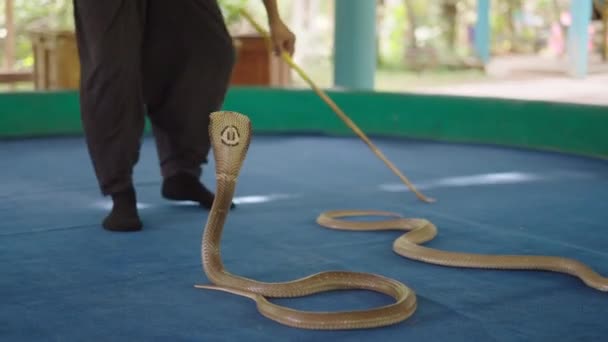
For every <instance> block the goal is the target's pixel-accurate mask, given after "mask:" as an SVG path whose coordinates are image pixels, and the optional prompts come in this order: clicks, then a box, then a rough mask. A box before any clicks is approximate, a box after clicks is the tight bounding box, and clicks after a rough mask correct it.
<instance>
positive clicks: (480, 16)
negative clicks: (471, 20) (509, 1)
mask: <svg viewBox="0 0 608 342" xmlns="http://www.w3.org/2000/svg"><path fill="white" fill-rule="evenodd" d="M490 43H491V38H490V0H477V22H476V23H475V50H476V52H477V56H478V57H479V59H481V61H482V62H483V64H487V63H488V62H489V61H490Z"/></svg>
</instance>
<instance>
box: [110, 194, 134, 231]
mask: <svg viewBox="0 0 608 342" xmlns="http://www.w3.org/2000/svg"><path fill="white" fill-rule="evenodd" d="M112 202H113V206H112V211H111V212H110V213H109V214H108V216H106V218H105V219H104V220H103V228H104V229H106V230H110V231H114V232H134V231H138V230H141V229H142V227H143V224H142V222H141V220H140V219H139V215H138V213H137V199H136V197H135V189H133V188H129V189H128V190H126V191H123V192H120V193H116V194H112Z"/></svg>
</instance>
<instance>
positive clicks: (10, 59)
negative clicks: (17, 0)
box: [3, 0, 15, 71]
mask: <svg viewBox="0 0 608 342" xmlns="http://www.w3.org/2000/svg"><path fill="white" fill-rule="evenodd" d="M13 9H14V1H13V0H5V2H4V11H5V13H4V15H5V20H6V41H5V51H4V63H3V64H4V69H5V70H7V71H11V70H13V67H14V65H15V16H14V11H13Z"/></svg>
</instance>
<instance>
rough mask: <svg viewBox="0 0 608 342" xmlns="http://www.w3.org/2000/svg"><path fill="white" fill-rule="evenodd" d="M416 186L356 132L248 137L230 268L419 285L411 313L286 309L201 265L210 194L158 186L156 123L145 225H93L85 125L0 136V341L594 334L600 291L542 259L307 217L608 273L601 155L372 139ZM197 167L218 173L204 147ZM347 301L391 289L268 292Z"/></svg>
mask: <svg viewBox="0 0 608 342" xmlns="http://www.w3.org/2000/svg"><path fill="white" fill-rule="evenodd" d="M376 143H377V144H378V146H379V147H380V148H381V149H382V150H383V152H384V153H385V154H386V155H387V156H388V157H389V158H390V159H391V160H392V161H393V162H394V163H395V164H396V165H397V166H398V167H399V168H400V169H401V170H402V171H403V172H405V174H406V175H407V176H408V177H409V178H410V179H411V180H412V181H413V182H414V183H416V184H419V185H420V187H421V188H422V189H423V190H424V192H425V193H426V194H428V195H430V196H433V197H436V198H437V199H439V202H438V203H436V204H433V205H428V204H424V203H421V202H419V201H417V200H416V199H415V197H414V196H413V195H412V194H411V193H408V192H405V191H403V189H402V186H401V185H399V179H398V178H397V177H396V176H395V175H394V174H392V173H391V172H390V171H389V170H388V168H386V167H385V166H384V164H383V163H382V162H381V161H380V160H379V159H377V158H376V157H375V156H374V155H373V154H372V153H371V151H369V149H368V148H367V147H366V146H365V145H364V144H363V143H361V142H360V141H359V140H357V139H346V138H327V137H305V136H299V137H255V138H254V141H253V143H252V146H251V149H250V152H249V154H248V158H247V160H246V162H245V166H244V169H243V171H242V176H241V178H240V180H239V183H238V188H237V194H236V196H237V201H238V202H239V208H238V210H235V211H233V212H232V213H231V214H230V216H229V219H228V223H227V226H226V231H225V237H224V243H223V248H224V261H225V265H226V267H227V268H228V269H229V270H230V271H231V272H233V273H236V274H240V275H243V276H247V277H251V278H255V279H259V280H266V281H280V280H289V279H294V278H297V277H302V276H305V275H309V274H311V273H315V272H319V271H323V270H330V269H344V270H353V271H364V272H373V273H379V274H382V275H385V276H389V277H393V278H395V279H398V280H400V281H402V282H404V283H406V284H407V285H408V286H410V287H411V288H413V289H414V290H415V291H416V293H417V295H418V301H419V305H418V310H417V311H416V313H415V314H414V316H412V317H411V318H410V319H409V320H407V321H406V322H404V323H402V324H399V325H395V326H391V327H387V328H382V329H373V330H365V331H336V332H315V331H307V330H297V329H292V328H288V327H285V326H282V325H278V324H276V323H274V322H273V321H270V320H267V319H266V318H264V317H263V316H261V315H259V314H258V313H257V310H256V308H255V305H254V304H253V303H252V302H250V301H249V300H247V299H244V298H241V297H237V296H233V295H230V294H225V293H221V292H214V291H203V290H198V289H195V288H193V285H194V284H197V283H206V282H207V280H206V278H205V275H204V274H203V271H202V268H201V262H200V238H201V234H202V229H203V225H204V224H205V221H206V212H205V211H202V210H199V209H198V208H196V207H194V206H192V205H188V204H183V203H170V202H167V201H164V200H163V199H162V198H161V197H160V193H159V185H160V182H159V171H158V168H157V159H156V152H155V149H154V144H153V142H152V140H150V139H146V140H145V142H144V146H143V150H142V157H141V158H142V159H141V161H140V163H139V164H138V166H137V169H136V183H137V190H138V197H139V202H140V205H141V216H142V219H143V221H144V224H145V228H144V230H143V231H142V232H139V233H134V234H116V233H109V232H106V231H104V230H102V229H101V228H100V226H99V222H100V220H101V219H102V218H103V216H104V215H105V213H106V210H107V206H108V205H109V203H108V202H107V200H106V199H104V198H102V197H101V196H100V195H99V192H98V190H97V187H96V183H95V179H94V178H93V173H92V169H91V167H90V163H89V159H88V156H87V154H86V149H85V147H84V144H83V141H82V139H80V138H56V139H42V140H21V141H19V140H17V141H0V166H1V167H0V217H1V221H0V340H2V341H34V340H35V341H41V340H44V341H58V340H61V341H94V340H113V341H117V340H120V341H135V340H137V341H153V340H159V341H203V340H204V341H222V340H226V341H275V340H276V341H286V340H310V341H313V340H330V339H332V340H336V341H351V340H357V341H380V340H379V339H380V338H381V339H386V340H387V341H545V340H546V341H574V340H577V341H600V340H605V338H606V336H608V325H607V324H606V317H607V314H608V293H602V292H599V291H596V290H594V289H591V288H589V287H587V286H585V285H584V284H583V283H582V282H581V281H580V280H578V279H576V278H573V277H570V276H565V275H560V274H555V273H548V272H526V271H483V270H469V269H453V268H444V267H440V266H434V265H427V264H423V263H419V262H415V261H410V260H407V259H404V258H402V257H400V256H398V255H396V254H395V253H393V252H392V250H391V245H392V242H393V240H394V239H395V238H396V237H397V236H398V235H399V234H398V233H396V232H373V233H372V232H365V233H352V232H339V231H332V230H327V229H324V228H321V227H319V226H317V225H316V224H315V218H316V216H317V215H318V214H319V213H320V212H322V211H324V210H330V209H346V208H352V209H380V210H391V211H397V212H400V213H402V214H404V215H406V216H412V217H424V218H427V219H429V220H431V221H433V222H434V223H435V224H436V225H437V227H438V229H439V236H438V237H437V238H436V239H435V240H433V241H432V242H430V243H429V244H428V245H429V246H432V247H435V248H441V249H446V250H453V251H467V252H477V253H509V254H535V255H539V254H547V255H561V256H567V257H571V258H576V259H578V260H580V261H582V262H584V263H587V264H588V265H589V266H591V267H592V268H594V269H595V270H597V271H598V272H600V273H601V274H603V275H608V247H607V246H608V226H607V224H606V222H607V221H608V201H607V194H608V163H607V162H603V161H597V160H588V159H583V158H577V157H570V156H564V155H558V154H545V153H539V152H526V151H522V150H512V149H499V148H492V147H481V146H464V145H446V144H438V143H423V142H411V141H401V140H376ZM203 179H204V180H205V181H206V182H207V183H208V184H209V185H210V186H211V187H214V174H213V165H212V164H211V165H209V167H208V169H207V171H206V173H205V174H204V176H203ZM274 301H275V302H277V303H282V304H286V305H290V306H292V307H294V308H300V309H314V310H345V309H356V308H366V307H371V306H377V305H380V304H385V303H388V302H389V299H387V298H385V297H383V296H380V295H376V294H373V293H367V292H345V293H328V294H321V295H316V296H313V297H308V298H300V299H293V300H274Z"/></svg>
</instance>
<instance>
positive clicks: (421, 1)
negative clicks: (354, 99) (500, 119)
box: [0, 0, 608, 104]
mask: <svg viewBox="0 0 608 342" xmlns="http://www.w3.org/2000/svg"><path fill="white" fill-rule="evenodd" d="M363 2H365V3H367V4H369V2H370V1H369V0H350V1H348V3H349V4H351V5H352V6H354V7H357V6H359V5H360V4H361V3H363ZM373 2H374V3H375V4H374V7H373V8H374V9H375V13H373V19H374V22H373V25H374V28H375V30H373V35H374V39H373V46H371V48H370V45H369V40H367V41H366V40H365V39H363V38H361V39H363V40H360V37H359V35H360V33H361V30H357V31H356V32H353V33H352V35H351V37H350V40H352V41H353V42H354V43H355V45H356V44H357V42H360V44H359V46H357V47H355V51H356V49H359V50H358V51H359V52H360V51H364V52H365V51H367V53H369V54H373V70H372V71H371V72H373V81H372V82H369V81H368V82H367V83H366V84H363V86H361V88H364V89H370V90H376V91H390V92H419V93H437V94H440V93H441V94H458V95H467V96H495V97H511V98H528V99H530V98H531V99H542V100H552V101H568V102H583V103H597V104H607V103H608V96H605V94H606V90H608V49H607V41H608V38H607V37H608V35H607V33H606V32H607V22H608V21H607V17H608V4H607V1H606V0H589V2H590V5H589V7H590V10H588V9H587V8H586V7H585V6H586V5H585V3H586V2H587V0H492V1H490V0H436V1H425V0H377V1H376V0H373ZM219 3H220V5H221V6H222V10H223V12H224V14H225V18H226V21H227V24H228V26H229V28H230V31H231V33H232V34H233V36H234V38H235V45H236V46H237V50H238V51H239V56H240V58H239V62H238V63H239V64H238V65H237V68H236V69H235V75H234V77H233V84H235V85H263V86H274V87H306V84H305V83H303V82H302V80H301V79H300V78H299V77H298V76H297V75H296V74H294V73H292V72H291V71H290V70H289V69H288V68H287V67H286V66H285V65H284V64H283V63H281V61H280V60H277V59H276V58H273V57H272V56H269V55H268V53H267V51H266V49H265V45H264V42H263V40H262V39H261V37H259V36H258V35H257V34H256V32H255V31H254V30H253V29H252V27H251V26H250V25H249V24H248V23H247V22H246V21H245V20H244V19H243V18H242V17H241V16H240V15H239V14H238V11H237V10H238V8H241V7H244V8H247V9H248V10H249V11H250V12H251V13H252V14H253V15H254V17H255V18H257V19H258V20H259V21H260V22H261V23H263V24H266V19H265V12H264V8H263V5H262V2H261V1H258V0H249V1H247V0H220V1H219ZM279 4H280V7H281V13H282V15H283V17H284V20H285V21H286V23H287V24H288V25H289V26H290V28H291V29H292V30H293V31H294V33H295V34H296V35H297V46H296V55H295V60H296V62H297V63H299V64H300V65H301V66H302V68H303V69H304V70H306V72H307V73H309V74H310V76H311V77H312V78H313V79H314V81H315V82H316V83H318V85H320V86H322V87H326V88H330V87H339V86H346V87H348V86H352V87H353V88H356V84H354V83H353V84H348V82H343V83H340V82H339V80H337V79H336V78H337V77H339V76H337V75H339V71H337V70H336V67H337V66H338V65H337V64H351V65H350V66H349V67H350V68H355V69H361V68H368V69H367V70H369V65H365V66H361V65H357V63H359V62H357V61H356V58H355V59H354V61H353V59H352V58H348V57H343V56H342V57H340V58H337V56H336V46H337V44H335V43H336V37H342V38H340V39H345V38H344V37H347V36H348V35H347V33H346V35H345V30H348V29H349V28H348V27H349V26H348V25H351V26H350V27H351V28H352V27H353V25H354V24H353V22H352V21H354V20H355V18H353V19H352V20H351V22H350V23H348V22H347V23H344V24H342V25H344V26H343V28H342V29H341V31H340V32H341V33H342V35H341V36H339V35H337V33H338V32H337V30H338V29H337V27H336V25H337V23H338V21H337V20H336V19H338V18H339V12H340V9H339V8H338V6H339V1H327V0H325V1H323V0H281V1H279ZM359 7H360V6H359ZM360 8H362V7H360ZM368 8H369V7H368ZM72 11H73V5H72V1H71V0H0V13H1V14H0V15H1V16H0V61H1V62H0V91H2V92H8V91H24V90H38V91H44V90H58V89H75V88H76V87H77V84H78V60H77V50H76V46H75V43H74V34H73V31H74V24H73V17H72ZM347 12H348V10H343V15H348V14H346V13H347ZM369 15H372V13H369ZM577 18H578V19H577ZM581 18H582V19H581ZM483 21H485V22H483ZM343 22H344V21H343ZM355 25H356V24H355ZM581 27H582V28H583V31H581ZM571 31H572V32H571ZM368 33H369V32H368ZM581 40H584V41H583V42H581ZM204 43H205V42H201V44H204ZM580 47H583V49H582V50H583V51H581V48H580ZM362 49H363V50H362ZM368 60H369V59H368ZM368 64H369V63H368ZM342 72H343V73H344V72H345V71H342ZM368 73H369V71H368ZM359 85H360V84H359Z"/></svg>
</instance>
